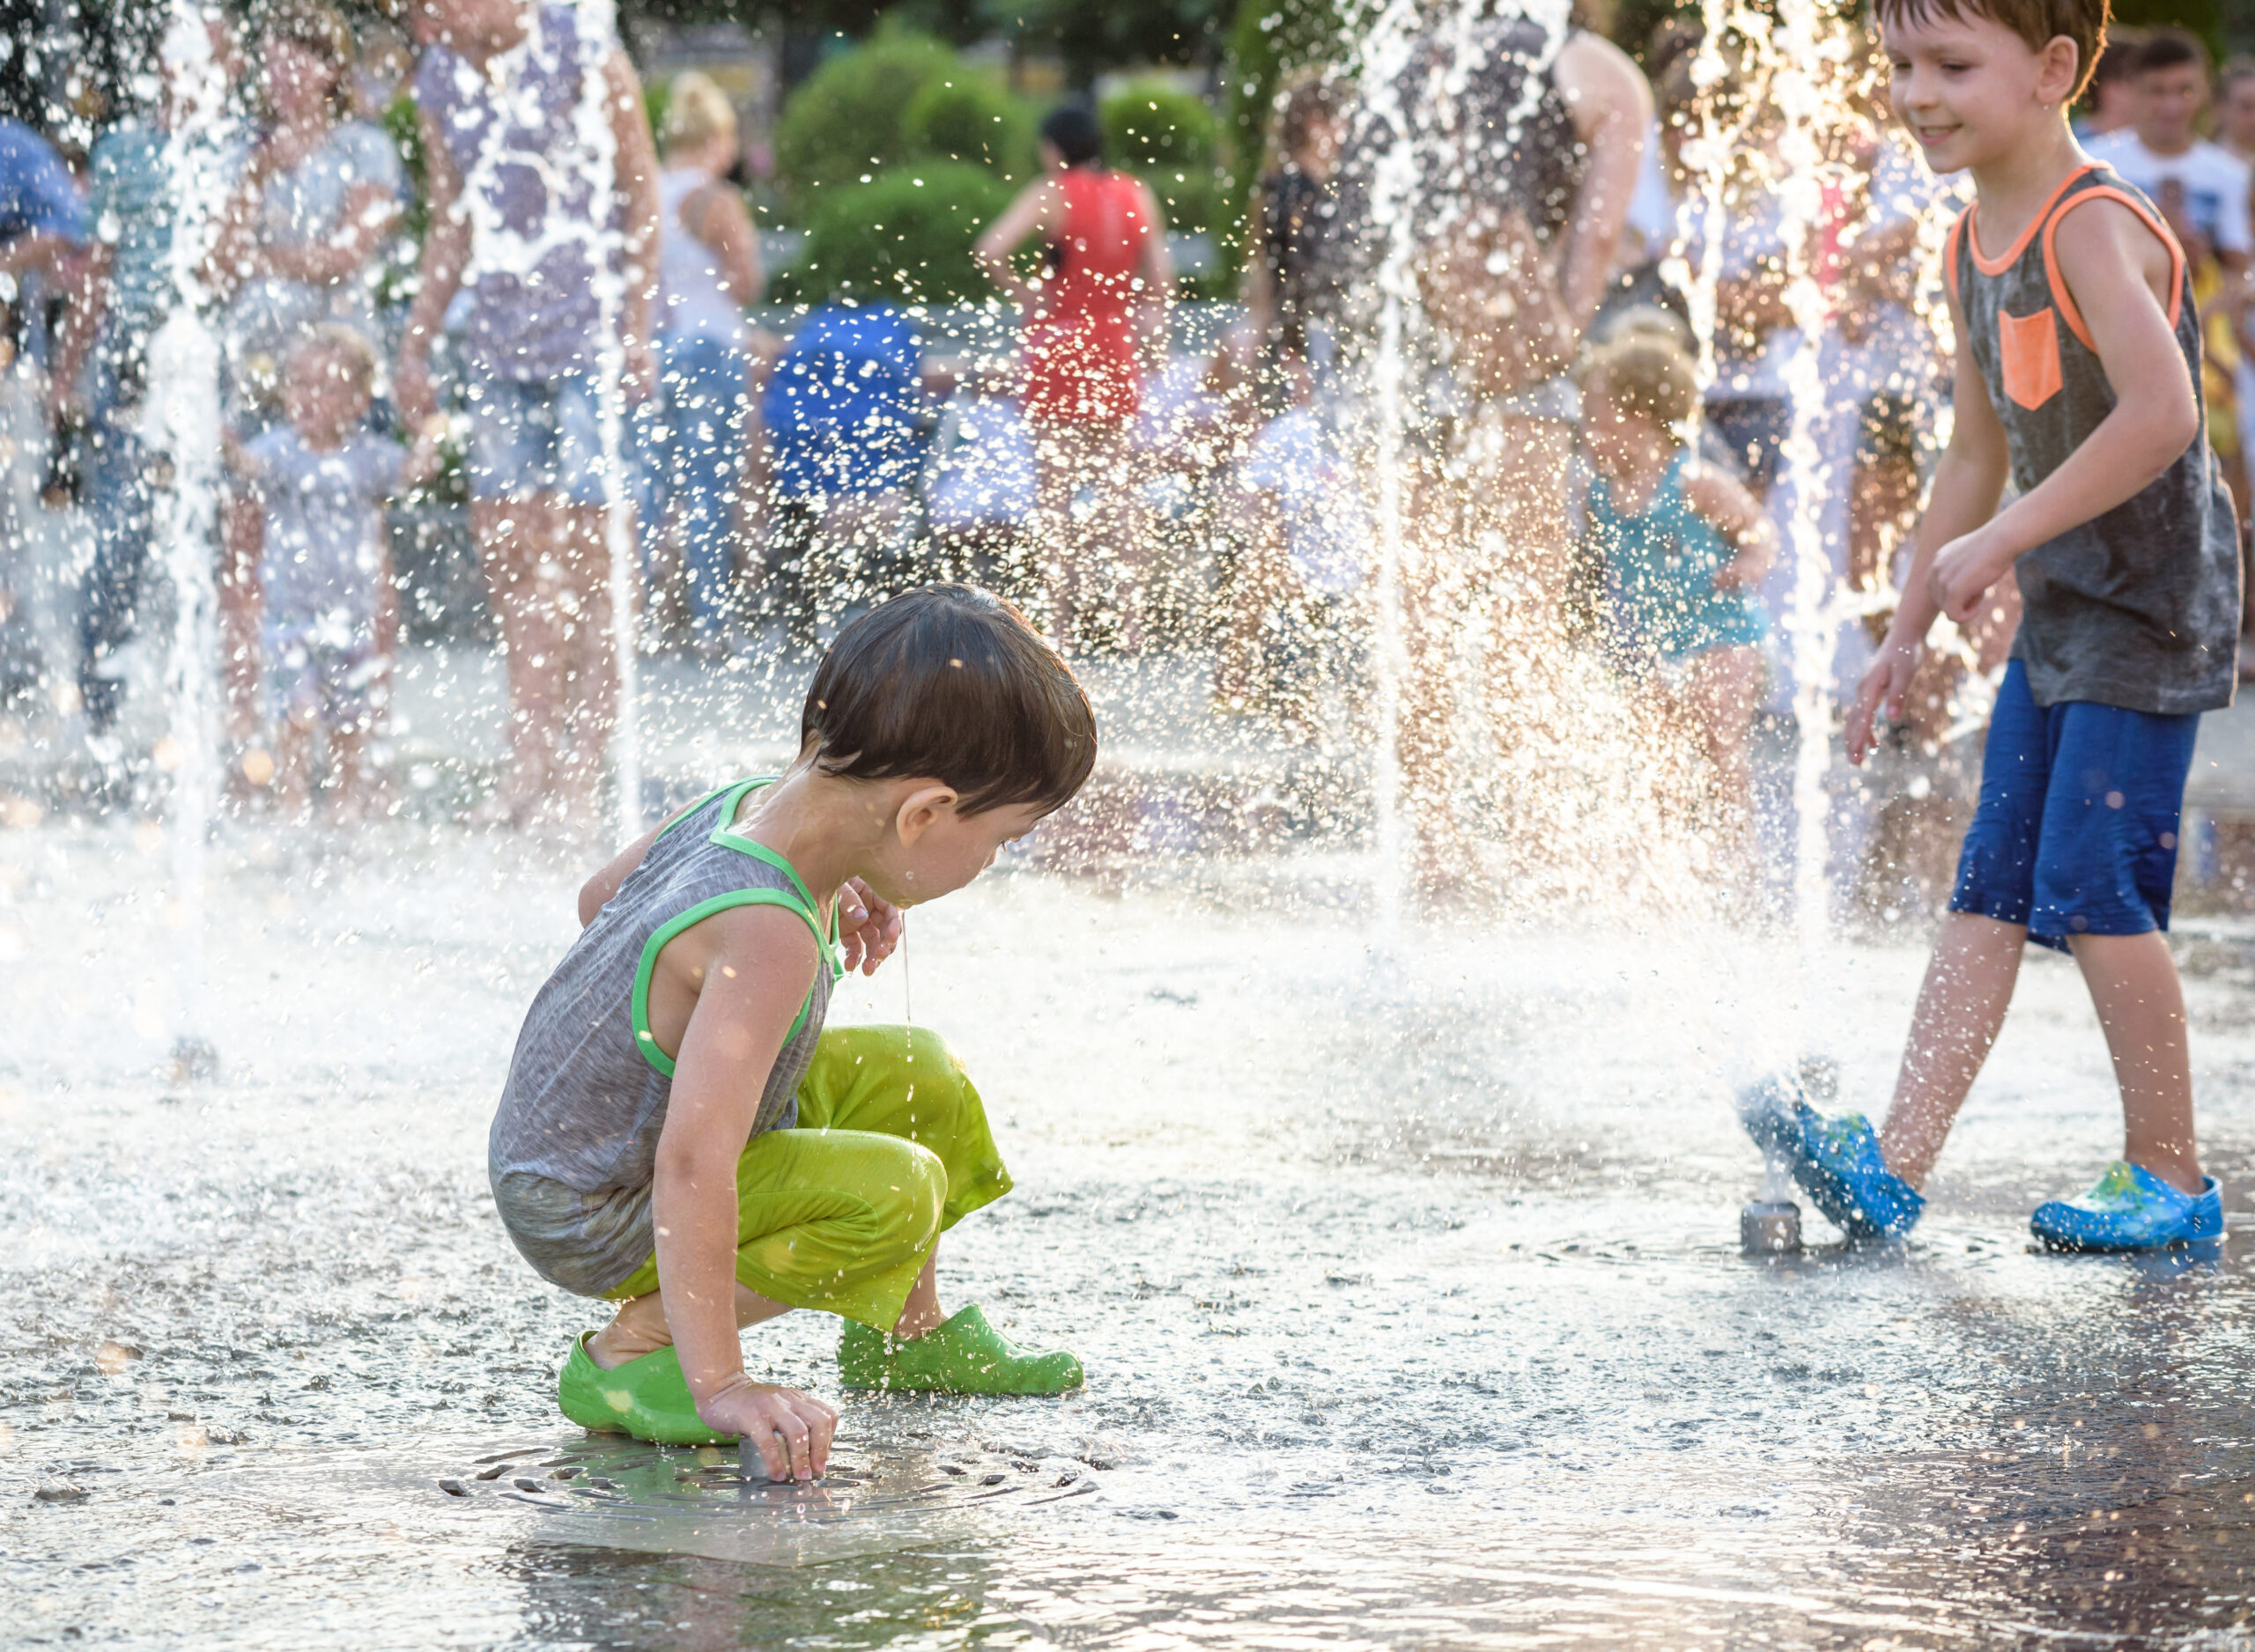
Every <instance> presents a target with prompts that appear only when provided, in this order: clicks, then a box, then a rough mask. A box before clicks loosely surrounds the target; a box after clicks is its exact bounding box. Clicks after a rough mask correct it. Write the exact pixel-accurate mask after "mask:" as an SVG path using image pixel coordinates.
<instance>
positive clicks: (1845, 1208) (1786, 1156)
mask: <svg viewBox="0 0 2255 1652" xmlns="http://www.w3.org/2000/svg"><path fill="white" fill-rule="evenodd" d="M1739 1115H1740V1117H1741V1119H1742V1120H1743V1121H1744V1123H1745V1125H1746V1133H1747V1134H1748V1135H1749V1136H1751V1137H1753V1138H1754V1145H1755V1146H1756V1147H1760V1148H1761V1149H1762V1151H1763V1153H1765V1154H1769V1155H1770V1156H1771V1157H1772V1158H1774V1159H1776V1160H1778V1162H1781V1163H1783V1164H1784V1165H1785V1167H1786V1169H1788V1170H1790V1171H1792V1173H1793V1180H1794V1181H1795V1182H1797V1183H1799V1184H1800V1187H1801V1190H1802V1191H1804V1192H1806V1193H1807V1194H1808V1197H1809V1199H1810V1200H1811V1202H1812V1203H1814V1204H1815V1206H1816V1208H1817V1209H1819V1210H1820V1211H1822V1212H1823V1213H1824V1214H1825V1216H1826V1217H1827V1218H1828V1219H1830V1221H1831V1223H1832V1225H1833V1226H1834V1227H1836V1228H1838V1229H1839V1230H1840V1231H1841V1232H1842V1233H1844V1234H1845V1235H1847V1236H1848V1237H1849V1238H1851V1239H1900V1238H1901V1237H1903V1235H1905V1234H1907V1233H1909V1232H1910V1231H1911V1228H1913V1227H1915V1226H1917V1224H1918V1221H1919V1213H1921V1212H1923V1211H1924V1210H1925V1209H1926V1199H1925V1198H1923V1197H1922V1196H1921V1195H1920V1194H1919V1191H1918V1190H1917V1189H1915V1188H1913V1187H1912V1186H1911V1184H1909V1183H1908V1182H1906V1181H1904V1179H1903V1178H1902V1177H1901V1176H1897V1175H1896V1174H1895V1172H1893V1171H1892V1170H1890V1169H1888V1168H1887V1160H1886V1157H1885V1156H1884V1155H1883V1154H1882V1153H1881V1152H1880V1150H1879V1137H1878V1135H1877V1133H1876V1132H1874V1131H1873V1129H1872V1127H1871V1125H1870V1123H1869V1121H1868V1120H1867V1119H1866V1118H1865V1117H1864V1116H1863V1115H1862V1114H1861V1113H1842V1114H1840V1115H1839V1116H1838V1117H1835V1118H1825V1117H1821V1116H1820V1115H1819V1114H1818V1113H1817V1111H1816V1110H1815V1108H1813V1107H1811V1106H1810V1105H1809V1104H1808V1103H1807V1102H1804V1101H1802V1100H1801V1099H1800V1096H1799V1095H1796V1094H1795V1093H1793V1090H1792V1089H1791V1088H1789V1087H1788V1086H1787V1085H1786V1084H1785V1083H1784V1082H1783V1081H1781V1080H1777V1079H1765V1080H1763V1081H1762V1082H1761V1083H1759V1084H1756V1085H1755V1086H1753V1087H1752V1088H1749V1089H1748V1090H1746V1091H1744V1092H1742V1093H1741V1095H1740V1096H1739Z"/></svg>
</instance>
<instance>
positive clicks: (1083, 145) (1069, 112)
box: [1041, 103, 1104, 166]
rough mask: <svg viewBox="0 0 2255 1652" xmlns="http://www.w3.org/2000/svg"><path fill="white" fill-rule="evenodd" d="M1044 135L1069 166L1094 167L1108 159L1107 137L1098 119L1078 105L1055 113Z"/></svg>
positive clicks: (1053, 111) (1054, 110)
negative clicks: (1105, 138)
mask: <svg viewBox="0 0 2255 1652" xmlns="http://www.w3.org/2000/svg"><path fill="white" fill-rule="evenodd" d="M1041 135H1042V136H1044V137H1046V138H1047V139H1048V140H1049V142H1050V143H1051V144H1054V146H1055V147H1056V150H1057V152H1058V153H1059V154H1061V155H1062V156H1063V157H1064V158H1065V164H1066V165H1067V166H1095V165H1096V164H1097V163H1098V162H1099V161H1101V160H1102V159H1104V133H1103V132H1102V131H1101V130H1100V129H1098V126H1097V123H1096V116H1094V115H1093V114H1090V113H1089V112H1088V111H1087V110H1086V109H1084V108H1083V107H1081V106H1080V105H1079V104H1077V103H1068V104H1065V105H1063V106H1062V107H1059V108H1054V109H1052V110H1051V111H1050V112H1049V118H1048V119H1047V120H1046V121H1044V122H1042V123H1041Z"/></svg>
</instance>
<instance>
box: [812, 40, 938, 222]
mask: <svg viewBox="0 0 2255 1652" xmlns="http://www.w3.org/2000/svg"><path fill="white" fill-rule="evenodd" d="M962 74H963V68H962V64H961V63H960V62H959V61H958V60H957V57H956V55H955V54H954V52H952V51H950V49H949V48H947V47H945V46H943V45H942V44H941V43H940V42H939V41H935V40H934V39H932V38H931V37H930V36H929V35H926V34H912V33H907V32H906V31H905V30H892V29H885V30H880V31H879V32H878V33H877V35H876V38H875V39H873V40H871V41H869V42H867V43H866V44H864V45H861V46H857V47H855V48H854V49H853V50H851V51H848V52H842V53H840V54H839V55H838V56H836V57H833V58H832V59H831V60H830V61H829V62H828V63H824V65H823V66H822V67H821V68H820V69H818V70H816V71H815V72H814V73H813V74H812V75H810V76H809V77H807V79H806V81H805V82H804V83H803V84H802V85H800V87H799V89H798V90H797V91H796V92H794V93H792V95H791V100H790V101H789V102H788V103H787V104H786V105H784V107H783V114H782V118H781V119H780V121H778V122H776V123H775V175H776V181H777V182H778V183H779V184H780V186H781V188H782V191H783V196H784V200H785V203H786V204H787V208H788V209H789V210H790V211H791V212H792V213H793V214H794V215H795V216H796V217H797V218H800V220H801V221H802V222H804V223H807V224H809V225H811V224H812V222H813V219H814V217H815V215H816V214H817V212H818V211H819V210H820V207H821V197H822V195H823V194H824V192H825V191H828V190H833V189H845V188H851V187H853V186H854V185H858V184H859V183H861V181H862V180H863V178H864V177H865V176H873V175H874V174H876V173H881V172H884V171H885V170H886V169H887V168H888V167H892V166H898V165H900V164H901V163H902V162H904V161H906V160H910V159H913V158H914V156H913V151H912V148H911V145H910V143H909V137H908V131H907V122H906V114H907V113H908V110H909V109H910V108H911V107H913V105H914V104H915V102H916V100H917V98H918V96H919V95H920V93H922V92H924V91H926V90H927V89H928V88H929V87H931V86H934V85H939V84H941V83H943V82H944V81H946V80H948V79H949V78H950V77H957V78H960V77H962Z"/></svg>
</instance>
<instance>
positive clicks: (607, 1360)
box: [588, 1284, 791, 1371]
mask: <svg viewBox="0 0 2255 1652" xmlns="http://www.w3.org/2000/svg"><path fill="white" fill-rule="evenodd" d="M790 1311H791V1305H790V1304H789V1303H788V1302H776V1301H774V1300H773V1299H772V1298H769V1297H765V1296H762V1295H760V1294H759V1293H758V1292H757V1291H754V1290H750V1289H748V1288H747V1287H744V1286H743V1285H742V1284H738V1285H737V1287H736V1329H737V1330H739V1331H741V1330H743V1328H744V1327H745V1326H746V1325H756V1324H759V1323H760V1322H761V1321H762V1320H765V1319H773V1318H774V1317H775V1316H777V1315H778V1314H787V1313H789V1312H790ZM671 1346H673V1328H672V1327H671V1326H670V1325H669V1324H667V1323H666V1309H665V1303H664V1301H663V1300H662V1295H661V1294H660V1293H659V1292H656V1291H652V1292H651V1293H650V1294H648V1295H647V1296H636V1297H632V1298H631V1299H629V1300H628V1301H626V1302H621V1303H620V1304H619V1305H618V1312H617V1314H615V1315H613V1316H611V1321H610V1324H607V1325H605V1326H604V1327H603V1329H602V1330H601V1331H596V1332H595V1335H593V1336H592V1337H589V1338H588V1358H589V1359H590V1360H593V1361H595V1364H596V1366H597V1367H598V1368H601V1369H603V1370H605V1371H615V1370H617V1368H619V1367H620V1366H622V1365H624V1364H625V1363H626V1362H627V1361H629V1360H639V1359H640V1358H641V1357H642V1356H643V1355H644V1354H646V1353H656V1352H657V1351H658V1350H659V1349H660V1348H667V1347H671Z"/></svg>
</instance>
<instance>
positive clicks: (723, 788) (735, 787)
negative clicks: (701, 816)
mask: <svg viewBox="0 0 2255 1652" xmlns="http://www.w3.org/2000/svg"><path fill="white" fill-rule="evenodd" d="M758 784H759V782H758V781H757V780H736V781H733V782H731V783H730V784H728V785H720V786H714V787H713V789H712V790H711V791H710V792H707V793H706V794H705V795H704V796H703V797H700V798H699V799H698V800H696V801H695V802H694V803H691V805H690V806H689V807H688V808H685V809H684V810H682V811H681V813H679V814H678V815H675V816H674V817H673V818H672V819H671V820H669V821H668V822H666V823H665V824H664V825H662V826H661V827H659V828H658V837H664V836H665V835H666V834H667V833H668V832H669V831H671V830H673V829H674V828H675V827H677V826H678V825H680V824H681V823H682V822H684V821H685V820H687V819H688V818H689V817H690V816H691V815H694V814H696V813H697V811H698V810H699V809H701V808H704V807H705V806H706V804H707V803H710V802H711V801H712V800H713V799H714V798H716V797H726V796H728V794H729V793H735V794H736V798H737V799H738V800H742V798H743V793H746V792H749V791H750V790H751V788H752V787H754V786H755V785H758ZM735 815H736V804H734V803H731V804H730V805H729V806H728V808H725V809H723V810H721V820H722V821H723V822H727V821H728V820H730V819H732V818H734V816H735ZM650 841H651V842H652V843H655V842H656V841H657V837H654V838H652V839H651V840H650Z"/></svg>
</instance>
